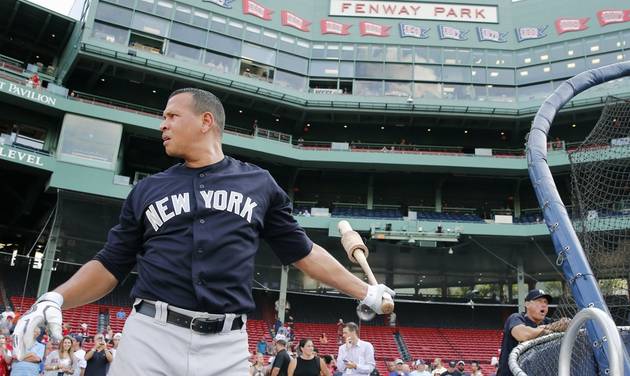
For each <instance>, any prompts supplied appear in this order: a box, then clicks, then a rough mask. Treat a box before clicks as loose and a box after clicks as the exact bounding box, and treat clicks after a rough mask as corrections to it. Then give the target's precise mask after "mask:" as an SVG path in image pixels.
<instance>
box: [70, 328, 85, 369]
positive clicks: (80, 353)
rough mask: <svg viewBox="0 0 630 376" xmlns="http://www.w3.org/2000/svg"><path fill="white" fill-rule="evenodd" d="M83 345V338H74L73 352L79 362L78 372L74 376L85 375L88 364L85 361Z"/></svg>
mask: <svg viewBox="0 0 630 376" xmlns="http://www.w3.org/2000/svg"><path fill="white" fill-rule="evenodd" d="M82 343H83V337H82V336H81V335H73V336H72V351H74V356H76V357H77V359H78V360H79V367H78V368H76V370H77V372H75V374H74V375H72V376H83V375H84V374H85V367H87V362H86V361H85V350H83V349H82V348H81V344H82Z"/></svg>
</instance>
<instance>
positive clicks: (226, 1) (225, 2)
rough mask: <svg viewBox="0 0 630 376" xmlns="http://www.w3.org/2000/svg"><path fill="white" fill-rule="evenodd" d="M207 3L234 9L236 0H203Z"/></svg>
mask: <svg viewBox="0 0 630 376" xmlns="http://www.w3.org/2000/svg"><path fill="white" fill-rule="evenodd" d="M203 1H204V2H206V3H212V4H216V5H218V6H220V7H223V8H227V9H232V2H233V1H234V0H203Z"/></svg>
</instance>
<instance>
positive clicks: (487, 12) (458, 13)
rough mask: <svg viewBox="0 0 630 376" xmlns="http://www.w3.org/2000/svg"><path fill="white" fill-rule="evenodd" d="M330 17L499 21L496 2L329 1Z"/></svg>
mask: <svg viewBox="0 0 630 376" xmlns="http://www.w3.org/2000/svg"><path fill="white" fill-rule="evenodd" d="M329 14H330V15H331V16H346V17H364V18H365V17H376V18H409V19H415V20H433V21H456V22H481V23H498V22H499V17H498V12H497V6H496V5H469V4H449V3H424V2H422V3H421V2H416V1H410V2H399V1H370V0H367V1H361V0H330V12H329Z"/></svg>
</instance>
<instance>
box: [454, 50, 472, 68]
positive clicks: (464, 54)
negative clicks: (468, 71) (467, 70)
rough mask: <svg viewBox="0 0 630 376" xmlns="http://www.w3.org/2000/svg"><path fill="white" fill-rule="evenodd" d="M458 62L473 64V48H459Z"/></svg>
mask: <svg viewBox="0 0 630 376" xmlns="http://www.w3.org/2000/svg"><path fill="white" fill-rule="evenodd" d="M457 61H458V63H457V64H462V65H470V64H472V51H471V50H461V49H460V50H457Z"/></svg>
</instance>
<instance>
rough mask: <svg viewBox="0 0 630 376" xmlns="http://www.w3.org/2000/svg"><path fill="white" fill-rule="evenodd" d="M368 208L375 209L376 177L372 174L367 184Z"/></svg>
mask: <svg viewBox="0 0 630 376" xmlns="http://www.w3.org/2000/svg"><path fill="white" fill-rule="evenodd" d="M367 208H368V209H374V175H372V174H370V177H369V178H368V184H367Z"/></svg>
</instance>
